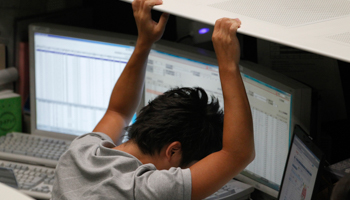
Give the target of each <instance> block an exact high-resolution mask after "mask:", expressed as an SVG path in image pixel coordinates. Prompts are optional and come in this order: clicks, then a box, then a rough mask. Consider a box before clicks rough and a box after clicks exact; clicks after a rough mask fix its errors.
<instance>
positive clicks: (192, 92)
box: [127, 87, 223, 166]
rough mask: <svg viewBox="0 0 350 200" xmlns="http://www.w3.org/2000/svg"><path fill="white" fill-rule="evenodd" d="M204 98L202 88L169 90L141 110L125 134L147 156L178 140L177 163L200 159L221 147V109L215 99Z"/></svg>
mask: <svg viewBox="0 0 350 200" xmlns="http://www.w3.org/2000/svg"><path fill="white" fill-rule="evenodd" d="M208 100H209V99H208V95H207V93H206V92H205V91H204V90H203V89H202V88H198V87H197V88H175V89H171V90H169V91H167V92H165V93H164V94H163V95H160V96H158V97H156V98H155V99H154V100H153V101H150V102H149V104H148V105H147V106H145V107H144V108H142V109H141V111H140V114H139V115H138V116H137V119H136V122H135V123H134V124H133V125H131V126H130V127H127V130H128V137H129V139H130V140H133V141H134V142H136V143H137V145H138V146H139V148H140V149H141V151H142V152H143V153H145V154H149V155H154V154H155V153H159V152H160V151H161V149H162V148H163V147H164V146H165V145H167V144H170V143H172V142H174V141H179V142H180V143H181V150H182V161H181V166H187V165H188V164H189V163H191V162H192V161H196V160H201V159H202V158H204V157H206V156H207V155H209V154H211V153H213V152H216V151H219V150H221V148H222V134H223V111H222V109H220V105H219V102H218V100H217V98H215V97H212V100H211V101H210V102H209V101H208Z"/></svg>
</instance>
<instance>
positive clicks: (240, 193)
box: [205, 179, 254, 200]
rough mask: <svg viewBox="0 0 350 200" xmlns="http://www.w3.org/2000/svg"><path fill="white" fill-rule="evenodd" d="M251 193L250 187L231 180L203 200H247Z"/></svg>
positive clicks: (251, 188) (252, 189)
mask: <svg viewBox="0 0 350 200" xmlns="http://www.w3.org/2000/svg"><path fill="white" fill-rule="evenodd" d="M253 191H254V188H253V187H252V186H250V185H248V184H245V183H242V182H240V181H236V180H234V179H232V180H230V181H229V182H228V183H226V185H224V186H223V187H222V188H221V189H219V190H218V191H217V192H215V193H214V194H212V195H211V196H209V197H207V198H205V200H247V199H250V194H251V193H252V192H253Z"/></svg>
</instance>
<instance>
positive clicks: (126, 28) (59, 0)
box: [0, 0, 350, 164]
mask: <svg viewBox="0 0 350 200" xmlns="http://www.w3.org/2000/svg"><path fill="white" fill-rule="evenodd" d="M159 15H160V13H159V12H157V11H154V12H153V16H154V18H155V19H157V18H158V17H159ZM34 22H50V23H56V24H63V25H71V26H78V27H84V28H91V29H98V30H105V31H111V32H119V33H125V34H132V35H137V29H136V26H135V23H134V18H133V14H132V8H131V5H130V4H129V3H125V2H121V1H119V0H98V1H96V0H95V1H93V0H30V1H28V0H0V43H3V44H5V45H6V46H7V66H18V59H17V58H18V55H17V54H18V45H19V42H25V41H28V25H29V24H30V23H34ZM191 23H192V21H191V20H188V19H184V18H181V17H176V16H173V15H172V16H171V17H170V19H169V22H168V25H167V28H166V31H165V33H164V36H163V39H165V40H169V41H173V42H181V43H185V44H188V45H192V46H197V47H201V48H205V49H209V50H213V48H212V44H211V42H210V40H207V41H204V42H201V43H196V42H194V40H193V38H191V37H189V36H188V34H189V33H190V31H191V30H190V29H191V26H190V25H191ZM239 39H240V42H241V44H242V58H241V59H244V60H249V61H252V62H257V53H258V52H257V39H256V38H253V37H249V36H245V35H239ZM305 53H308V52H305ZM349 53H350V52H349ZM336 62H337V64H338V66H336V67H338V69H339V77H337V79H338V81H339V79H340V81H341V83H342V88H341V90H342V91H343V95H344V102H345V105H346V108H345V109H346V113H347V115H346V117H343V118H342V119H337V120H327V121H319V120H318V117H317V116H318V115H319V113H318V112H317V111H319V110H322V108H320V107H318V105H319V102H320V101H326V100H327V99H326V98H325V97H323V96H322V95H320V94H319V93H318V91H317V90H314V93H315V96H314V99H313V105H314V107H315V108H314V110H315V112H314V121H313V124H314V126H313V127H314V128H313V129H312V133H311V135H312V136H313V137H314V138H315V141H316V143H317V145H318V146H320V147H321V149H323V150H324V152H326V157H327V160H328V162H329V163H331V164H332V163H336V162H338V161H341V160H344V159H346V158H349V157H350V147H349V142H350V125H349V124H350V123H349V122H350V121H349V108H350V102H349V101H350V96H349V93H348V91H349V85H350V84H349V82H350V79H349V78H348V76H349V75H350V63H347V62H342V61H338V60H337V61H336ZM287 75H288V74H287ZM314 78H315V79H322V77H318V76H315V77H314ZM299 81H300V80H299ZM301 81H302V80H301Z"/></svg>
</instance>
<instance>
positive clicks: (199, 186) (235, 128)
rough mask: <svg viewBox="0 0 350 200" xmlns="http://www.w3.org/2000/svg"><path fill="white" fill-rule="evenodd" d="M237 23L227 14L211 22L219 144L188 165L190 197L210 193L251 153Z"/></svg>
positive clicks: (251, 156)
mask: <svg viewBox="0 0 350 200" xmlns="http://www.w3.org/2000/svg"><path fill="white" fill-rule="evenodd" d="M240 25H241V22H240V21H239V20H238V19H228V18H222V19H219V20H217V21H216V23H215V27H214V32H213V36H212V41H213V45H214V49H215V53H216V56H217V60H218V64H219V73H220V79H221V86H222V90H223V95H224V107H225V115H224V129H223V132H224V133H223V148H222V150H221V151H218V152H215V153H212V154H210V155H208V156H207V157H205V158H204V159H202V160H200V161H199V162H197V163H196V164H194V165H193V166H191V167H190V170H191V175H192V199H203V198H205V197H207V196H209V195H211V194H213V193H214V192H216V191H217V190H218V189H220V188H221V187H222V186H223V185H225V184H226V183H227V182H228V181H229V180H230V179H232V178H233V177H234V176H236V175H237V174H238V173H239V172H241V171H242V170H243V169H244V168H245V167H246V166H247V165H248V164H249V163H250V162H251V161H252V160H253V159H254V157H255V150H254V135H253V125H252V116H251V111H250V106H249V102H248V98H247V95H246V91H245V88H244V85H243V81H242V78H241V74H240V71H239V65H238V63H239V58H240V49H239V42H238V39H237V37H236V32H237V29H238V28H239V27H240ZM203 148H205V147H203Z"/></svg>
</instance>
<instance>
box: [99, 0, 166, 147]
mask: <svg viewBox="0 0 350 200" xmlns="http://www.w3.org/2000/svg"><path fill="white" fill-rule="evenodd" d="M162 3H163V2H162V0H134V1H133V3H132V8H133V11H134V17H135V21H136V25H137V29H138V39H137V42H136V46H135V50H134V52H133V54H132V55H131V57H130V59H129V61H128V63H127V64H126V66H125V69H124V71H123V73H122V74H121V76H120V77H119V79H118V81H117V83H116V84H115V86H114V89H113V91H112V95H111V98H110V102H109V105H108V108H107V111H106V113H105V115H104V116H103V118H102V119H101V121H100V122H99V123H98V124H97V126H96V127H95V129H94V130H93V131H94V132H103V133H105V134H107V135H108V136H110V137H111V138H112V140H113V141H114V142H115V143H117V142H118V140H119V139H120V136H121V133H122V132H123V129H124V127H125V126H127V125H128V124H129V122H130V120H131V118H132V116H133V115H134V113H135V111H136V108H137V106H138V104H139V102H140V98H141V93H142V89H143V83H144V77H145V71H146V65H147V58H148V55H149V52H150V49H151V46H152V44H153V43H154V42H156V41H157V40H159V39H160V38H161V37H162V35H163V32H164V29H165V25H166V22H167V20H168V17H169V16H168V14H165V13H164V14H163V15H162V16H161V17H160V19H159V22H158V23H157V22H155V21H153V20H152V18H151V9H152V8H153V6H155V5H160V4H162Z"/></svg>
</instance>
